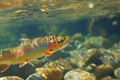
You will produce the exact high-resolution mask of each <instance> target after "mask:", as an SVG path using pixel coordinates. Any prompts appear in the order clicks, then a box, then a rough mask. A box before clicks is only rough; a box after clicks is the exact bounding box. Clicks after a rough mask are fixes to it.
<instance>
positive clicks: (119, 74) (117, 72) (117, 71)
mask: <svg viewBox="0 0 120 80" xmlns="http://www.w3.org/2000/svg"><path fill="white" fill-rule="evenodd" d="M114 75H115V77H117V78H118V79H120V67H119V68H117V69H115V70H114Z"/></svg>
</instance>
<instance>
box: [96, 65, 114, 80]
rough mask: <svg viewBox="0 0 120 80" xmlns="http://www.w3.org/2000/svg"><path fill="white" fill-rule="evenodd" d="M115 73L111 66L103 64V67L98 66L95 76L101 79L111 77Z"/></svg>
mask: <svg viewBox="0 0 120 80" xmlns="http://www.w3.org/2000/svg"><path fill="white" fill-rule="evenodd" d="M113 71H114V69H113V67H112V66H111V65H108V64H106V65H105V64H102V65H99V66H97V68H96V69H95V71H94V74H95V76H96V77H97V78H98V79H100V78H102V77H105V76H108V75H111V74H112V72H113Z"/></svg>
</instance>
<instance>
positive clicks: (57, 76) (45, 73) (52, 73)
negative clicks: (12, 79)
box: [36, 68, 63, 80]
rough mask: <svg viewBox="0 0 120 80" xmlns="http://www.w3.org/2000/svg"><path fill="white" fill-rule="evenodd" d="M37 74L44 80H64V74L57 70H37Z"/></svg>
mask: <svg viewBox="0 0 120 80" xmlns="http://www.w3.org/2000/svg"><path fill="white" fill-rule="evenodd" d="M36 73H37V74H39V75H40V76H41V77H42V78H43V80H62V78H63V73H62V72H61V71H59V70H58V69H57V68H37V69H36Z"/></svg>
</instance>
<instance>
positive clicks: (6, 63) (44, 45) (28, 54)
mask: <svg viewBox="0 0 120 80" xmlns="http://www.w3.org/2000/svg"><path fill="white" fill-rule="evenodd" d="M68 43H69V37H68V36H45V37H38V38H33V39H27V40H24V42H22V43H21V44H20V45H18V46H17V47H14V48H10V49H6V50H3V51H1V52H0V65H1V68H0V71H1V72H4V71H6V70H7V69H8V68H9V67H10V65H13V64H18V63H19V66H20V67H22V66H24V65H25V64H26V63H27V62H29V61H30V60H33V59H36V58H40V57H42V56H49V55H51V54H52V53H54V52H56V51H58V50H61V49H63V48H64V47H66V46H67V45H68Z"/></svg>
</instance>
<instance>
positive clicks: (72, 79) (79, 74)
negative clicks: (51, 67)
mask: <svg viewBox="0 0 120 80" xmlns="http://www.w3.org/2000/svg"><path fill="white" fill-rule="evenodd" d="M64 79H65V80H96V78H95V76H94V75H93V74H91V73H89V72H86V71H83V70H80V69H75V70H71V71H69V72H67V73H66V74H65V76H64Z"/></svg>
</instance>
